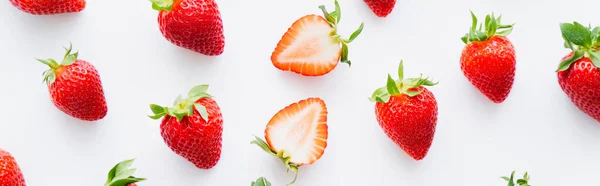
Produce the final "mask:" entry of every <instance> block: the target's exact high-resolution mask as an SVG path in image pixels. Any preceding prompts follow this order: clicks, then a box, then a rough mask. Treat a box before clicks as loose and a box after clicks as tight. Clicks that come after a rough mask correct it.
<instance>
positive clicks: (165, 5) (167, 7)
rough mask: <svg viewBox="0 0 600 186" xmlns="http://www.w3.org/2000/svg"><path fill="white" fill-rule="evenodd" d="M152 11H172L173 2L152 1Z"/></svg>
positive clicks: (166, 0) (164, 0)
mask: <svg viewBox="0 0 600 186" xmlns="http://www.w3.org/2000/svg"><path fill="white" fill-rule="evenodd" d="M150 2H152V9H154V10H157V11H171V9H172V8H173V3H174V2H173V0H150Z"/></svg>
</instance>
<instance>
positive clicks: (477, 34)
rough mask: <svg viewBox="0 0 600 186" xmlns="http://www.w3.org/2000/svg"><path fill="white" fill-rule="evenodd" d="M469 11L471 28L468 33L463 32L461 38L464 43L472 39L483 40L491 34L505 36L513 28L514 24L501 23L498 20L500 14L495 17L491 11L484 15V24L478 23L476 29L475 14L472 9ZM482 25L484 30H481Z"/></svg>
mask: <svg viewBox="0 0 600 186" xmlns="http://www.w3.org/2000/svg"><path fill="white" fill-rule="evenodd" d="M470 12H471V19H472V23H471V28H470V29H469V33H467V34H465V35H464V36H463V37H462V38H461V40H462V41H463V42H464V43H465V44H469V43H471V42H473V41H485V40H488V39H489V38H491V37H493V36H507V35H509V34H510V33H511V32H512V30H513V26H514V24H511V25H503V24H501V23H500V22H501V20H502V16H499V17H498V18H496V16H494V13H492V15H487V16H486V17H485V22H484V23H483V24H485V25H482V23H479V29H477V23H478V22H477V17H476V16H475V14H473V11H470ZM482 26H483V27H484V30H482ZM501 29H502V30H501Z"/></svg>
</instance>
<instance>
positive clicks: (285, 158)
mask: <svg viewBox="0 0 600 186" xmlns="http://www.w3.org/2000/svg"><path fill="white" fill-rule="evenodd" d="M254 138H255V139H254V140H252V141H251V142H250V144H256V145H258V147H260V148H261V149H262V150H264V151H265V152H267V153H269V154H271V155H273V156H275V157H277V158H279V159H280V160H281V161H282V162H283V164H285V166H286V168H287V172H289V171H292V172H294V173H295V174H296V175H295V176H294V180H292V182H290V183H288V184H287V185H291V184H294V183H295V182H296V178H298V168H299V167H300V166H299V165H297V164H296V163H294V162H291V161H290V160H291V157H290V155H289V154H287V153H286V152H285V151H284V150H281V151H279V152H275V151H273V150H271V147H269V144H267V142H265V141H264V140H262V139H260V138H259V137H256V136H254Z"/></svg>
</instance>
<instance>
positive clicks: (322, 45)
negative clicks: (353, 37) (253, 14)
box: [278, 16, 341, 63]
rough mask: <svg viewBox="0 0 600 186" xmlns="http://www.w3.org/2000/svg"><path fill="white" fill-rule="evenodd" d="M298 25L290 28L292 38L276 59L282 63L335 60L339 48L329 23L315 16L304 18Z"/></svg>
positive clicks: (339, 51) (338, 53) (339, 50)
mask: <svg viewBox="0 0 600 186" xmlns="http://www.w3.org/2000/svg"><path fill="white" fill-rule="evenodd" d="M300 25H301V26H300V27H296V28H291V30H290V31H291V32H293V33H295V34H292V35H293V36H292V37H293V38H290V39H291V42H290V45H288V46H287V48H286V50H284V51H283V52H282V53H281V55H280V57H279V59H278V61H280V62H282V63H297V62H299V61H300V62H307V63H322V62H337V61H338V60H339V57H340V54H341V49H340V46H339V41H336V40H335V38H333V36H331V32H332V31H333V28H331V26H330V25H329V23H328V22H327V21H326V20H324V19H322V18H319V17H317V16H314V17H311V18H309V19H304V20H302V22H301V23H300Z"/></svg>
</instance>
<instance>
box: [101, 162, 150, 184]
mask: <svg viewBox="0 0 600 186" xmlns="http://www.w3.org/2000/svg"><path fill="white" fill-rule="evenodd" d="M133 161H134V159H130V160H125V161H122V162H120V163H118V164H116V165H115V166H114V167H113V168H112V169H110V172H108V180H106V183H105V184H104V186H127V185H128V184H130V183H137V182H140V181H144V180H146V178H136V177H134V176H133V173H134V172H135V171H136V169H135V168H131V169H130V168H129V167H130V166H131V164H133Z"/></svg>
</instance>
